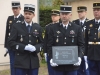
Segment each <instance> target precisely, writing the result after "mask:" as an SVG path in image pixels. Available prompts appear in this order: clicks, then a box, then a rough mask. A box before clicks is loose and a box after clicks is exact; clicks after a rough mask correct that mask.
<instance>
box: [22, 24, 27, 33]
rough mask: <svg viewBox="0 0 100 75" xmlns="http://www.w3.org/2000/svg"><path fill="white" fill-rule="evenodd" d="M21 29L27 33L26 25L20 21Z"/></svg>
mask: <svg viewBox="0 0 100 75" xmlns="http://www.w3.org/2000/svg"><path fill="white" fill-rule="evenodd" d="M22 29H23V30H24V31H25V32H27V33H28V29H27V27H26V24H25V22H22Z"/></svg>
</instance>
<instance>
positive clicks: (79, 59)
mask: <svg viewBox="0 0 100 75" xmlns="http://www.w3.org/2000/svg"><path fill="white" fill-rule="evenodd" d="M81 61H82V59H81V58H80V57H78V62H77V63H75V64H74V66H80V65H81Z"/></svg>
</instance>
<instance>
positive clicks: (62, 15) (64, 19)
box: [60, 12, 72, 22]
mask: <svg viewBox="0 0 100 75" xmlns="http://www.w3.org/2000/svg"><path fill="white" fill-rule="evenodd" d="M71 16H72V14H71V13H68V12H61V13H60V18H61V21H62V22H68V21H70V19H71Z"/></svg>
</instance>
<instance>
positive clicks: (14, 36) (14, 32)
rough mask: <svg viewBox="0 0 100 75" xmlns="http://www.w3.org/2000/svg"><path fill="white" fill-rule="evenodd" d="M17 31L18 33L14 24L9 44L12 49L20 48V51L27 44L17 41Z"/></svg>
mask: <svg viewBox="0 0 100 75" xmlns="http://www.w3.org/2000/svg"><path fill="white" fill-rule="evenodd" d="M17 33H18V32H17V29H16V27H15V25H13V26H12V30H11V35H10V37H9V39H8V44H9V46H10V48H11V50H18V51H20V52H23V51H24V48H25V45H24V44H22V43H18V42H17ZM16 47H17V49H16Z"/></svg>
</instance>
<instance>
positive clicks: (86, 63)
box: [84, 56, 88, 69]
mask: <svg viewBox="0 0 100 75" xmlns="http://www.w3.org/2000/svg"><path fill="white" fill-rule="evenodd" d="M84 60H85V66H86V69H88V62H87V56H84Z"/></svg>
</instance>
